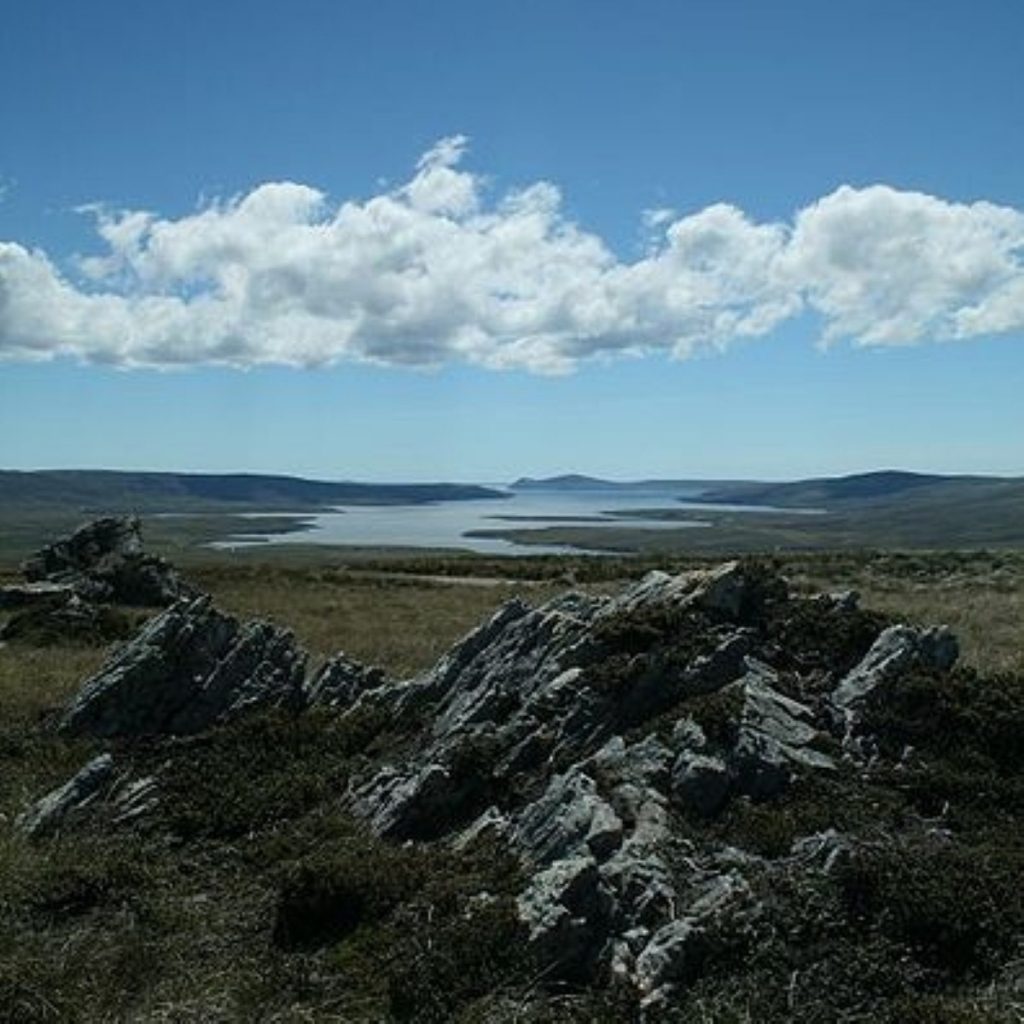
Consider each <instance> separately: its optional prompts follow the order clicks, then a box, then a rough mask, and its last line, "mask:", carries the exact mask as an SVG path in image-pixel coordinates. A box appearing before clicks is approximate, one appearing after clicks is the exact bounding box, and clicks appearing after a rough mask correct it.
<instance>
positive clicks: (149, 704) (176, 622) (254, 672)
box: [60, 597, 306, 736]
mask: <svg viewBox="0 0 1024 1024" xmlns="http://www.w3.org/2000/svg"><path fill="white" fill-rule="evenodd" d="M305 671H306V654H305V652H304V651H302V650H301V649H300V648H299V647H298V646H297V645H296V643H295V639H294V637H293V636H292V634H291V633H290V632H288V631H287V630H281V629H277V628H275V627H273V626H271V625H268V624H267V623H263V622H253V623H249V624H247V625H245V626H242V625H240V624H239V623H238V621H237V620H236V619H234V618H232V617H231V616H229V615H224V614H223V613H222V612H219V611H217V609H216V608H214V607H213V606H212V604H211V601H210V599H209V598H208V597H200V598H195V599H193V600H185V601H180V602H178V603H177V604H175V605H174V606H172V607H171V608H168V609H167V610H166V611H165V612H163V613H162V614H160V615H158V616H157V617H156V618H154V619H151V620H150V621H149V622H148V623H147V624H146V625H145V627H144V628H143V629H142V631H141V632H140V633H139V635H138V636H137V637H136V638H135V639H134V640H133V641H132V642H131V643H129V644H126V645H125V646H124V647H122V648H121V649H120V650H119V651H117V652H116V653H115V654H114V656H113V657H112V658H111V659H110V661H108V662H107V664H106V665H104V667H103V668H102V669H100V671H99V673H98V674H97V675H95V676H93V678H92V679H90V680H88V681H87V682H86V683H85V684H84V685H83V687H82V689H81V691H80V692H79V693H78V695H77V696H76V697H75V699H74V700H73V701H72V703H71V705H70V706H69V707H68V709H67V710H66V711H65V713H64V715H63V717H62V719H61V722H60V729H61V730H62V731H63V732H65V733H67V734H68V735H72V736H77V735H89V736H148V735H154V734H186V733H194V732H199V731H201V730H203V729H207V728H209V727H210V726H212V725H215V724H218V723H223V722H225V721H228V720H230V719H231V718H234V717H237V716H238V715H240V714H242V713H244V712H246V711H251V710H253V709H256V708H266V707H277V706H285V707H289V706H290V707H298V706H299V705H301V704H302V702H303V696H302V695H303V682H304V679H305Z"/></svg>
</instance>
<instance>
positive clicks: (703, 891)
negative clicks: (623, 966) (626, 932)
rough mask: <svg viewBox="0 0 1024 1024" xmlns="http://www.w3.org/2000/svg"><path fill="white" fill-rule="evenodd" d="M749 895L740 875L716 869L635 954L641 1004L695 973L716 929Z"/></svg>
mask: <svg viewBox="0 0 1024 1024" xmlns="http://www.w3.org/2000/svg"><path fill="white" fill-rule="evenodd" d="M750 898H751V897H750V887H749V886H748V885H747V883H746V881H745V880H744V879H743V877H742V876H741V875H739V874H737V873H735V872H731V873H728V874H722V875H716V876H714V877H712V878H711V879H709V880H708V881H707V882H706V883H705V884H704V885H703V886H702V887H701V888H700V889H699V890H698V891H697V893H696V894H695V896H694V898H693V899H692V900H691V901H690V902H689V903H688V904H686V905H685V906H683V907H681V908H680V916H679V917H677V918H676V919H675V920H672V921H669V922H668V923H667V924H665V925H663V926H662V927H661V928H659V929H658V930H657V931H656V932H655V933H654V934H653V935H652V936H651V938H650V940H649V941H648V943H647V945H646V946H645V947H644V948H643V950H642V951H641V952H640V954H639V955H638V956H637V958H636V966H635V970H634V980H635V984H636V986H637V989H638V990H639V992H640V995H641V997H642V999H641V1005H642V1006H644V1007H647V1008H649V1007H651V1006H653V1005H656V1004H657V1003H660V1002H663V1001H664V1000H665V998H666V996H667V995H668V994H669V993H670V992H671V990H672V987H673V986H674V985H676V984H678V983H681V982H686V981H688V980H689V979H690V978H692V977H694V976H695V975H696V974H697V973H698V972H699V971H700V969H701V968H702V967H703V965H704V963H705V962H706V960H707V958H708V957H709V956H710V955H711V954H712V953H713V952H714V947H715V944H716V941H715V940H716V933H717V932H720V931H721V930H722V929H723V926H725V925H726V924H727V923H728V922H729V921H730V920H732V919H735V917H736V916H737V915H738V914H740V913H742V912H743V910H744V909H745V908H746V906H747V905H748V904H749V902H750Z"/></svg>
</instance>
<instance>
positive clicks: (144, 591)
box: [22, 516, 194, 606]
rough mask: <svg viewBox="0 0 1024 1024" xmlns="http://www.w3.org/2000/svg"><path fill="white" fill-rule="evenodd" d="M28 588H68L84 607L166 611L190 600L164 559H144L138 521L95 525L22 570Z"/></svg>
mask: <svg viewBox="0 0 1024 1024" xmlns="http://www.w3.org/2000/svg"><path fill="white" fill-rule="evenodd" d="M22 572H23V573H24V575H25V578H26V579H27V580H28V581H29V582H30V583H37V582H48V583H52V584H58V585H64V586H67V587H70V588H71V589H72V590H73V591H74V593H76V594H77V595H78V596H79V597H81V598H83V599H84V600H87V601H97V602H114V603H117V604H132V605H155V606H164V605H169V604H171V603H172V602H174V601H176V600H178V599H179V598H181V597H186V596H190V595H193V594H194V591H193V590H192V588H191V587H189V586H188V585H187V584H186V583H185V582H184V581H183V580H182V579H181V577H180V576H179V575H178V574H177V573H176V572H175V571H174V569H172V568H171V566H170V565H169V564H168V563H167V562H166V561H164V560H163V559H162V558H157V557H155V556H153V555H147V554H146V553H145V551H144V550H143V546H142V533H141V526H140V523H139V520H138V518H137V517H136V516H111V517H106V518H103V519H96V520H94V521H93V522H91V523H87V524H86V525H84V526H82V527H80V528H79V529H77V530H76V531H75V532H74V533H72V534H71V535H70V536H68V537H65V538H62V539H61V540H58V541H55V542H54V543H53V544H49V545H47V546H46V547H44V548H42V549H41V550H39V551H37V552H36V553H35V554H33V555H31V556H30V557H29V558H28V559H26V561H25V562H24V563H23V564H22Z"/></svg>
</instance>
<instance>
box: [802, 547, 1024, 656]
mask: <svg viewBox="0 0 1024 1024" xmlns="http://www.w3.org/2000/svg"><path fill="white" fill-rule="evenodd" d="M794 578H795V579H796V581H797V582H798V583H799V585H800V586H801V587H805V588H810V589H815V590H829V589H836V588H850V587H852V588H854V589H856V590H857V591H859V592H860V594H861V600H862V604H863V605H864V606H865V607H868V608H873V609H876V610H878V611H880V612H884V613H885V614H887V615H891V616H893V617H894V618H896V619H899V620H902V621H905V622H910V623H915V624H918V625H938V624H946V625H948V626H950V627H951V628H952V630H953V632H954V633H956V635H957V637H958V638H959V640H960V645H961V658H962V660H963V662H964V663H965V664H967V665H970V666H971V667H973V668H976V669H977V670H978V671H979V672H982V673H983V674H998V673H1004V672H1015V673H1020V674H1024V557H1022V556H1021V555H1020V554H1014V553H1009V554H989V553H986V552H979V553H977V554H974V555H971V554H966V555H954V554H943V553H936V554H933V555H920V556H909V555H908V556H894V555H876V556H872V557H870V558H862V559H860V560H856V559H839V560H836V561H835V562H831V561H830V560H828V559H816V558H814V557H810V558H808V559H806V560H804V561H803V562H802V563H801V564H800V565H799V567H797V568H796V569H795V573H794Z"/></svg>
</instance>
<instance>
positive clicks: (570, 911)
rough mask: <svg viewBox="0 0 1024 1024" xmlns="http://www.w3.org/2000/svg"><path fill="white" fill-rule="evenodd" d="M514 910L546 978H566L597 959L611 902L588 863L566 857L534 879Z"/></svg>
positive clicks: (584, 860) (612, 906)
mask: <svg viewBox="0 0 1024 1024" xmlns="http://www.w3.org/2000/svg"><path fill="white" fill-rule="evenodd" d="M516 907H517V912H518V915H519V919H520V921H522V922H523V924H525V925H526V927H527V934H528V940H529V942H530V945H531V946H532V947H533V948H534V950H535V952H536V954H537V956H538V957H539V959H540V960H541V962H542V963H544V964H545V969H546V971H547V973H551V974H557V975H561V976H565V975H572V974H577V973H586V972H587V971H588V970H589V969H590V968H591V967H592V966H593V965H594V963H595V962H596V960H597V959H598V958H599V956H600V953H601V952H602V950H603V947H604V944H605V935H606V932H607V927H608V921H609V919H610V917H611V914H612V912H613V909H614V902H613V900H612V898H611V895H610V894H609V893H608V891H607V890H606V889H605V888H604V886H603V884H602V880H601V876H600V874H599V873H598V871H597V865H596V864H595V863H594V860H593V859H592V858H590V857H568V858H566V859H564V860H558V861H555V862H554V863H553V864H550V865H549V866H548V867H546V868H545V869H544V870H542V871H540V872H538V873H537V874H536V875H534V876H533V878H532V880H531V881H530V884H529V886H528V887H527V889H526V890H525V891H524V892H523V893H522V894H521V895H520V896H519V898H518V900H517V901H516Z"/></svg>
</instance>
